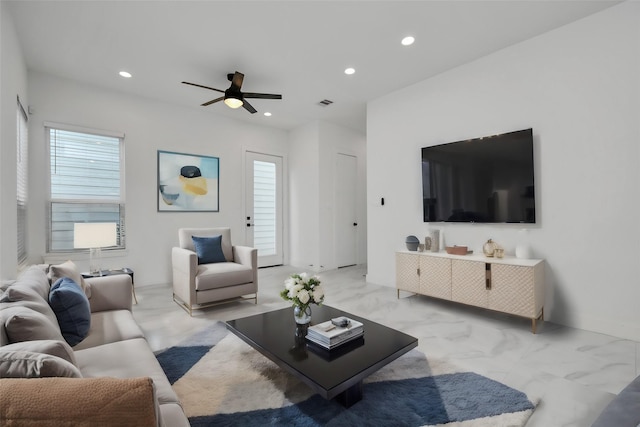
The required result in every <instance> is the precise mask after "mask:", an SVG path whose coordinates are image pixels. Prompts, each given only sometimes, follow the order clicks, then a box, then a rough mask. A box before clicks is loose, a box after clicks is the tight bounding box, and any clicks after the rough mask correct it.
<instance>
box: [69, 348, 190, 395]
mask: <svg viewBox="0 0 640 427" xmlns="http://www.w3.org/2000/svg"><path fill="white" fill-rule="evenodd" d="M75 353H76V360H77V361H78V367H79V368H80V372H82V376H83V377H85V378H95V377H115V378H135V377H151V378H152V379H153V383H154V384H155V386H156V393H157V397H158V402H159V403H160V404H163V403H178V402H179V401H178V397H177V396H176V393H175V392H174V391H173V389H172V388H171V384H169V380H168V379H167V376H166V375H165V373H164V371H163V370H162V368H161V367H160V364H159V363H158V360H157V359H156V357H155V356H154V355H153V352H151V349H150V348H149V345H148V344H147V342H146V341H145V340H144V339H143V338H137V339H133V340H126V341H118V342H114V343H110V344H105V345H101V346H98V347H92V348H87V349H83V350H76V352H75Z"/></svg>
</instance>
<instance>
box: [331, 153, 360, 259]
mask: <svg viewBox="0 0 640 427" xmlns="http://www.w3.org/2000/svg"><path fill="white" fill-rule="evenodd" d="M357 178H358V159H357V157H355V156H350V155H347V154H340V153H338V155H337V160H336V177H335V183H334V186H335V195H336V209H335V212H336V226H335V232H336V235H335V245H336V248H335V254H336V263H337V265H338V267H346V266H349V265H354V264H357V262H358V252H357V247H358V214H357V196H358V194H357V191H358V189H357V187H358V181H357Z"/></svg>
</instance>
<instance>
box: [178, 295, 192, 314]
mask: <svg viewBox="0 0 640 427" xmlns="http://www.w3.org/2000/svg"><path fill="white" fill-rule="evenodd" d="M173 301H174V302H175V303H176V304H178V305H179V306H180V307H181V308H182V309H183V310H184V311H186V312H187V313H189V316H191V317H193V311H192V310H193V309H192V308H191V306H190V305H187V303H185V302H183V301H180V300H179V299H177V298H176V294H173Z"/></svg>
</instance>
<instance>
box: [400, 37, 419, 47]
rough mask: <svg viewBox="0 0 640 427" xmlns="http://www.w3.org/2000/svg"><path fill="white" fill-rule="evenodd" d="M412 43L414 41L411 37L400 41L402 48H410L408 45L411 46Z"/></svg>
mask: <svg viewBox="0 0 640 427" xmlns="http://www.w3.org/2000/svg"><path fill="white" fill-rule="evenodd" d="M414 41H416V39H415V38H413V37H411V36H407V37H405V38H403V39H402V45H403V46H410V45H412V44H413V42H414Z"/></svg>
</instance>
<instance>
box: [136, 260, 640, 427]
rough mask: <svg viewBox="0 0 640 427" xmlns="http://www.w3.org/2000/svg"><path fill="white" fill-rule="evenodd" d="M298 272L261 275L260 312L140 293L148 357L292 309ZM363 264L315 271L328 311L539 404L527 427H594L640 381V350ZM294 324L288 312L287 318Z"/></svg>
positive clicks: (164, 291) (248, 306)
mask: <svg viewBox="0 0 640 427" xmlns="http://www.w3.org/2000/svg"><path fill="white" fill-rule="evenodd" d="M299 272H301V270H300V269H297V268H293V267H289V266H282V267H273V268H265V269H260V270H259V292H258V304H257V305H256V304H254V303H253V301H240V302H233V303H229V304H224V305H219V306H216V307H212V308H207V309H204V310H198V311H194V315H193V317H190V316H189V315H188V314H187V312H186V311H184V310H183V309H182V308H180V307H179V306H178V305H177V304H176V303H175V302H173V300H172V291H171V286H170V285H169V284H166V285H150V286H141V287H137V288H136V293H137V296H138V304H137V305H134V310H133V313H134V316H135V318H136V320H137V321H138V322H139V323H140V325H141V327H142V329H143V331H144V333H145V335H146V337H147V339H148V341H149V343H150V345H151V347H152V348H153V350H154V351H155V350H160V349H163V348H166V347H170V346H171V345H174V344H176V343H178V342H179V341H180V340H182V339H183V338H184V337H186V336H189V335H190V334H192V333H193V332H195V331H198V330H200V329H201V328H203V327H205V325H207V324H208V323H210V322H211V321H213V320H223V321H224V320H229V319H234V318H238V317H244V316H249V315H252V314H257V313H262V312H266V311H270V310H275V309H279V308H283V307H288V306H289V304H288V303H287V302H286V301H284V300H282V299H281V298H280V296H279V292H280V290H281V289H282V286H283V282H284V280H285V279H286V278H287V277H288V276H289V275H290V274H293V273H299ZM365 274H366V266H355V267H348V268H343V269H339V270H334V271H327V272H323V273H321V274H320V275H319V276H320V278H321V280H322V283H323V285H324V286H325V289H326V298H325V303H326V304H328V305H331V306H333V307H336V308H339V309H342V310H345V311H347V312H351V313H353V314H356V315H358V316H362V317H367V318H369V319H371V320H374V321H376V322H379V323H382V324H384V325H387V326H390V327H392V328H396V329H399V330H401V331H403V332H405V333H408V334H410V335H413V336H415V337H417V338H418V340H419V346H418V348H419V349H420V350H421V351H423V352H424V353H425V354H426V355H427V357H433V358H446V359H448V360H449V361H450V362H452V363H454V364H456V365H457V366H460V367H461V368H464V369H466V370H469V371H473V372H477V373H479V374H482V375H485V376H487V377H490V378H493V379H495V380H497V381H500V382H502V383H504V384H507V385H509V386H511V387H514V388H516V389H518V390H522V391H524V392H526V393H528V394H529V395H530V396H537V397H539V398H540V399H541V403H540V405H539V406H538V408H537V409H536V411H535V412H534V414H533V416H532V417H531V418H530V419H529V422H528V423H527V427H564V426H581V427H582V426H590V425H591V423H592V422H593V421H594V420H595V418H596V417H597V416H598V414H599V413H600V412H601V411H602V409H603V408H604V407H605V406H606V405H607V404H608V403H609V402H610V401H611V399H613V397H614V396H615V395H616V394H617V393H619V392H620V390H622V389H623V388H624V387H625V386H626V385H627V384H628V383H629V382H631V380H632V379H634V378H635V377H636V376H638V375H640V343H639V342H635V341H629V340H624V339H619V338H615V337H611V336H607V335H603V334H598V333H594V332H587V331H583V330H579V329H574V328H568V327H564V326H560V325H555V324H552V323H549V322H542V323H541V324H540V325H539V327H538V333H537V334H536V335H534V334H532V333H531V329H530V328H531V322H530V321H529V320H527V319H522V318H518V317H514V316H509V315H504V314H501V313H495V312H491V311H488V310H483V309H476V308H473V307H467V306H462V305H459V304H455V303H450V302H446V301H440V300H435V299H431V298H428V297H424V296H420V295H412V294H409V293H404V292H401V294H400V299H398V298H397V296H396V290H395V289H393V288H390V287H385V286H378V285H373V284H370V283H366V280H365ZM292 316H293V314H292Z"/></svg>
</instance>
